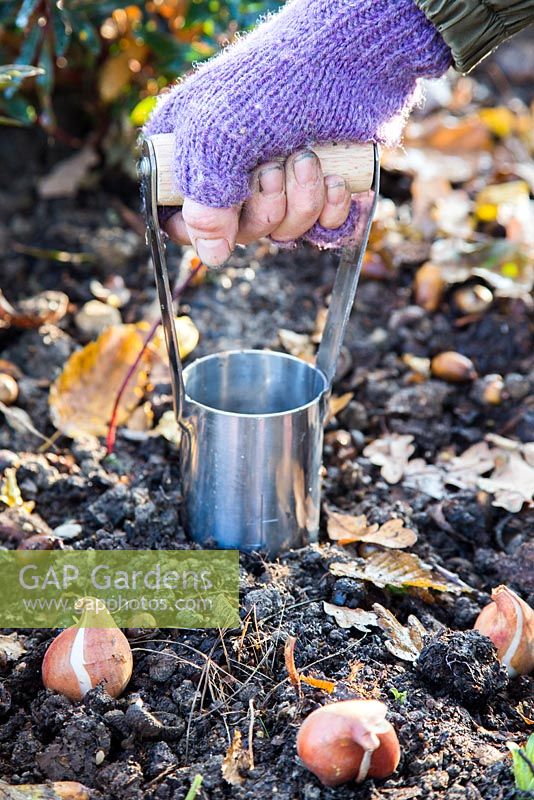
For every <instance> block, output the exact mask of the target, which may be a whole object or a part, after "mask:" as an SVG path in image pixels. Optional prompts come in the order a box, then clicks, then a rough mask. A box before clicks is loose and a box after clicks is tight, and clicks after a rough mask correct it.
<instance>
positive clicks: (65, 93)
mask: <svg viewBox="0 0 534 800" xmlns="http://www.w3.org/2000/svg"><path fill="white" fill-rule="evenodd" d="M281 2H282V0H251V1H250V2H240V0H148V2H128V3H122V2H120V0H112V2H108V1H107V0H0V63H1V64H2V65H3V66H1V67H0V123H1V124H3V125H17V126H27V125H33V124H37V125H39V126H41V127H42V128H43V129H44V130H45V131H47V132H48V133H49V134H52V135H54V136H55V137H57V138H59V139H60V140H61V139H63V140H64V141H65V142H66V143H69V144H75V142H76V137H77V136H79V135H85V134H87V132H88V131H91V129H94V131H95V133H96V135H97V136H98V138H101V137H102V136H105V134H106V130H107V129H108V128H109V126H110V124H111V123H114V124H115V125H116V124H117V123H118V124H119V126H120V127H121V128H122V130H123V132H124V130H125V129H126V131H127V129H128V128H132V129H133V128H134V127H135V126H138V125H141V124H143V122H144V121H145V119H146V117H147V116H148V114H149V113H150V111H151V109H152V107H153V105H154V103H155V98H156V96H157V94H158V93H159V92H160V91H161V89H162V88H164V86H166V85H167V84H168V83H170V82H172V81H173V80H175V79H176V78H177V77H178V76H180V75H182V74H184V73H185V72H187V71H188V70H189V69H190V68H191V66H192V65H193V64H194V63H195V62H199V61H202V60H204V59H206V58H209V57H210V56H211V55H212V54H213V53H214V52H216V50H217V49H218V48H219V46H220V45H221V44H223V43H224V42H225V41H228V40H231V38H232V37H233V36H234V35H235V33H236V31H237V30H239V29H246V28H248V27H250V26H251V25H253V24H254V22H255V21H256V20H257V19H258V17H259V16H260V15H261V14H263V13H266V12H268V11H271V10H274V9H276V8H277V7H279V6H280V4H281ZM61 97H68V104H67V105H68V109H69V113H68V115H66V114H65V115H63V116H64V117H65V119H62V113H61V105H62V104H61V100H60V98H61ZM64 105H65V104H64ZM73 122H74V124H73Z"/></svg>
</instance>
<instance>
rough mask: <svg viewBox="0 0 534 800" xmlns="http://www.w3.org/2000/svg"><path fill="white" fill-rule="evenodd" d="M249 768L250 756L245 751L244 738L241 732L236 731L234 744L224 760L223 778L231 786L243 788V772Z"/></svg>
mask: <svg viewBox="0 0 534 800" xmlns="http://www.w3.org/2000/svg"><path fill="white" fill-rule="evenodd" d="M249 766H250V759H249V755H248V753H247V752H246V751H245V750H243V736H242V734H241V731H238V730H235V731H234V736H233V739H232V743H231V745H230V747H229V748H228V750H227V751H226V755H225V756H224V758H223V762H222V767H221V769H222V776H223V778H224V780H225V781H226V782H227V783H229V784H230V785H231V786H241V784H242V783H243V781H244V780H245V779H244V778H243V776H242V775H241V770H246V769H249Z"/></svg>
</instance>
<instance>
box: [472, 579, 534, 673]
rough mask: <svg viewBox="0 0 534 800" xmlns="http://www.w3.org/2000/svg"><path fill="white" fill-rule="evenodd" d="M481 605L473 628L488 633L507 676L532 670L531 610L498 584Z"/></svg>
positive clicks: (533, 626)
mask: <svg viewBox="0 0 534 800" xmlns="http://www.w3.org/2000/svg"><path fill="white" fill-rule="evenodd" d="M491 597H492V601H493V602H491V603H490V604H489V605H488V606H486V608H483V609H482V611H481V612H480V614H479V615H478V618H477V621H476V622H475V630H477V631H479V632H480V633H483V634H484V636H487V637H488V638H489V639H491V641H492V642H493V644H494V645H495V647H496V649H497V657H498V659H499V661H500V662H501V664H502V665H503V666H504V667H506V669H507V671H508V675H509V676H510V677H511V678H516V677H517V676H518V675H528V673H529V672H532V670H533V669H534V611H533V610H532V608H531V607H530V606H529V605H527V603H525V601H524V600H521V598H520V597H518V596H517V595H516V594H515V592H512V590H511V589H509V588H508V587H507V586H497V588H496V589H494V590H493V592H492V593H491Z"/></svg>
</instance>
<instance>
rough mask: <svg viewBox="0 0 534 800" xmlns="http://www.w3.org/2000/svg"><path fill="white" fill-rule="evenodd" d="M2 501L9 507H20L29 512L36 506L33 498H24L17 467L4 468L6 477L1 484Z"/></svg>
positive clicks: (0, 495) (0, 494)
mask: <svg viewBox="0 0 534 800" xmlns="http://www.w3.org/2000/svg"><path fill="white" fill-rule="evenodd" d="M0 502H2V503H4V504H5V505H6V506H7V507H8V508H19V509H20V510H21V511H24V512H26V513H27V514H31V512H32V511H33V509H34V508H35V503H34V502H33V500H24V499H23V497H22V494H21V492H20V489H19V485H18V483H17V470H16V469H15V467H7V469H5V470H4V479H3V481H2V483H1V484H0Z"/></svg>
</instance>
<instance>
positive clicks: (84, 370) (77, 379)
mask: <svg viewBox="0 0 534 800" xmlns="http://www.w3.org/2000/svg"><path fill="white" fill-rule="evenodd" d="M142 347H143V337H142V334H141V333H140V331H139V328H138V326H136V325H120V326H119V325H118V326H114V327H111V328H108V330H107V331H104V333H102V334H101V335H100V336H99V337H98V339H97V340H96V341H95V342H90V343H89V344H88V345H86V346H85V347H84V348H83V349H82V350H77V351H76V352H75V353H73V354H72V356H71V357H70V358H69V359H68V360H67V362H66V364H65V366H64V368H63V372H62V373H61V375H59V377H58V378H57V379H56V380H55V381H54V383H53V384H52V386H51V387H50V396H49V405H50V416H51V418H52V422H53V423H54V425H55V426H56V428H57V429H58V430H59V431H61V432H62V433H64V434H65V435H67V436H70V437H71V438H72V439H76V438H80V437H84V436H87V435H91V436H105V435H106V434H107V430H108V424H109V420H110V418H111V414H112V411H113V405H114V403H115V398H116V397H117V394H118V391H119V389H120V386H121V384H122V382H123V380H124V376H125V374H126V372H127V371H128V368H129V367H130V365H131V364H132V363H133V362H134V361H135V359H136V358H137V356H138V354H139V352H140V350H141V348H142ZM149 358H150V356H149V353H146V355H144V356H143V358H142V359H141V362H140V364H139V366H138V368H137V369H136V371H135V373H134V374H133V375H132V377H131V379H130V381H129V383H128V386H127V387H126V389H125V391H124V393H123V396H122V398H121V402H120V404H119V409H118V414H117V424H118V425H122V424H124V422H126V420H127V419H128V417H129V416H130V414H131V412H132V411H133V409H134V408H136V406H137V405H138V404H139V402H140V400H141V397H142V395H143V389H144V387H145V385H146V382H147V366H148V363H149Z"/></svg>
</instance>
